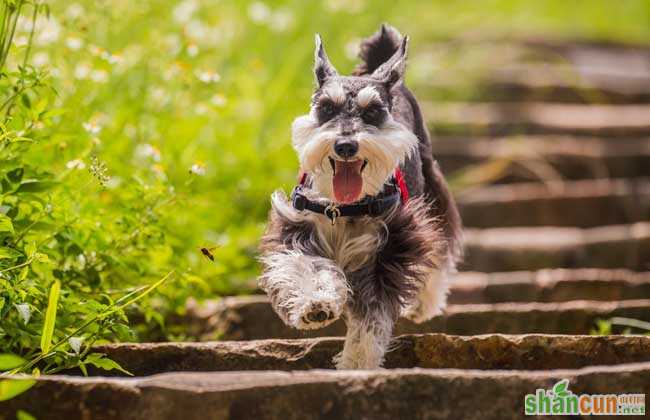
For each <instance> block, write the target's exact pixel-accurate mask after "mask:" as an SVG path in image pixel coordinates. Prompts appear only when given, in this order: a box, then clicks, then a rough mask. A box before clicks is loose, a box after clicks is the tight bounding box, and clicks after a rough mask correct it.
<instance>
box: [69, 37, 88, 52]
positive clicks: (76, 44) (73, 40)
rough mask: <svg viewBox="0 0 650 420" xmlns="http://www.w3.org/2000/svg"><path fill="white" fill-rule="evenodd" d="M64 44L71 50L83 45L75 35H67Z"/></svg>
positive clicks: (78, 48)
mask: <svg viewBox="0 0 650 420" xmlns="http://www.w3.org/2000/svg"><path fill="white" fill-rule="evenodd" d="M65 45H66V47H68V48H69V49H71V50H72V51H77V50H80V49H81V47H83V45H84V42H83V40H81V39H80V38H76V37H72V36H71V37H69V38H68V39H66V40H65Z"/></svg>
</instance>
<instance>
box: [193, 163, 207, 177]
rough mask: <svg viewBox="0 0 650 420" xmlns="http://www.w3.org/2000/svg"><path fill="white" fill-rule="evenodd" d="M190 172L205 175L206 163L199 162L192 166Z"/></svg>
mask: <svg viewBox="0 0 650 420" xmlns="http://www.w3.org/2000/svg"><path fill="white" fill-rule="evenodd" d="M190 173H191V174H194V175H198V176H203V175H205V165H203V163H201V162H197V163H195V164H194V165H192V167H191V168H190Z"/></svg>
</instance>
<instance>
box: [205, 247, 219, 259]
mask: <svg viewBox="0 0 650 420" xmlns="http://www.w3.org/2000/svg"><path fill="white" fill-rule="evenodd" d="M217 248H219V247H218V246H213V247H210V248H207V247H202V248H201V254H203V256H205V258H207V259H209V260H210V261H214V254H212V251H214V250H215V249H217Z"/></svg>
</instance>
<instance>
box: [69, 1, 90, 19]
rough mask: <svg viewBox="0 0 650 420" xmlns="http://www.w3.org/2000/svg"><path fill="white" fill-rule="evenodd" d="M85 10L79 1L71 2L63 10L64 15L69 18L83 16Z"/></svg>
mask: <svg viewBox="0 0 650 420" xmlns="http://www.w3.org/2000/svg"><path fill="white" fill-rule="evenodd" d="M84 12H85V10H84V7H83V6H82V5H80V4H79V3H72V4H71V5H70V6H68V8H67V9H66V11H65V15H66V16H67V17H68V18H70V19H77V18H80V17H81V16H83V14H84Z"/></svg>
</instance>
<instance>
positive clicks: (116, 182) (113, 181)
mask: <svg viewBox="0 0 650 420" xmlns="http://www.w3.org/2000/svg"><path fill="white" fill-rule="evenodd" d="M120 185H122V178H120V177H119V176H112V177H110V178H109V179H108V181H106V182H105V183H104V186H105V187H106V188H108V189H109V190H114V189H116V188H118V187H119V186H120Z"/></svg>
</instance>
